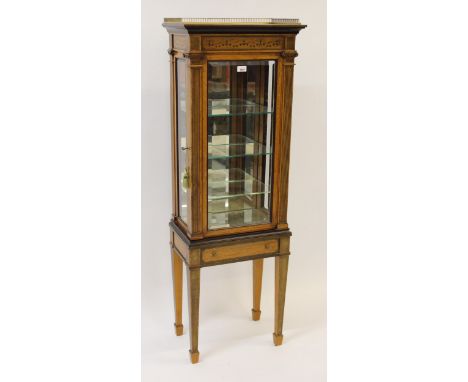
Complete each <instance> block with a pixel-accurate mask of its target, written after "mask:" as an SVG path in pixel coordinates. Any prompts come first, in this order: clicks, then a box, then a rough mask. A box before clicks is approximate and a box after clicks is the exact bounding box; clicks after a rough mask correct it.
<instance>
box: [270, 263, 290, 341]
mask: <svg viewBox="0 0 468 382" xmlns="http://www.w3.org/2000/svg"><path fill="white" fill-rule="evenodd" d="M288 260H289V256H287V255H284V256H277V257H275V332H274V333H273V343H274V344H275V346H279V345H281V344H282V343H283V316H284V301H285V297H286V279H287V275H288Z"/></svg>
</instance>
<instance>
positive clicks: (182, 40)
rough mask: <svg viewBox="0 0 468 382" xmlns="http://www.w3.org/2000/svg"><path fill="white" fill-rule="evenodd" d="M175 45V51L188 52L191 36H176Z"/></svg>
mask: <svg viewBox="0 0 468 382" xmlns="http://www.w3.org/2000/svg"><path fill="white" fill-rule="evenodd" d="M173 44H174V49H178V50H187V49H189V36H188V35H186V34H185V35H184V34H175V35H174V40H173Z"/></svg>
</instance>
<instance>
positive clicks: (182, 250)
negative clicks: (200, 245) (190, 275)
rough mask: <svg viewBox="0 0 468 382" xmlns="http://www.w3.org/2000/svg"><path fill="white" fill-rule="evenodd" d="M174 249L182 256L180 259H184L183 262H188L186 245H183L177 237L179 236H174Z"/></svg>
mask: <svg viewBox="0 0 468 382" xmlns="http://www.w3.org/2000/svg"><path fill="white" fill-rule="evenodd" d="M173 243H174V247H176V248H177V250H178V251H179V253H180V254H181V255H182V257H183V258H184V259H185V261H188V259H189V248H188V246H187V244H185V243H184V241H183V240H182V239H181V238H180V237H179V235H174V240H173Z"/></svg>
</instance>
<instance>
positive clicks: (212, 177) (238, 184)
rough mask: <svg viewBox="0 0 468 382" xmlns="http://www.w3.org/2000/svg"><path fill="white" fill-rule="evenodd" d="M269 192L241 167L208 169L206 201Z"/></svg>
mask: <svg viewBox="0 0 468 382" xmlns="http://www.w3.org/2000/svg"><path fill="white" fill-rule="evenodd" d="M269 193H270V190H269V189H268V188H267V187H265V184H264V183H262V182H260V181H259V180H257V179H255V178H254V177H253V176H252V175H249V174H247V173H246V172H245V171H243V170H241V169H238V168H234V169H220V170H208V202H210V201H213V200H220V199H230V198H236V197H239V196H254V195H262V194H269Z"/></svg>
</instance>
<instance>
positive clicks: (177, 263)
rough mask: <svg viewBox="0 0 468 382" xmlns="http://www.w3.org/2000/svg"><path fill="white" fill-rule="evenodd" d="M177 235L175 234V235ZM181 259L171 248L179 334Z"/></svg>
mask: <svg viewBox="0 0 468 382" xmlns="http://www.w3.org/2000/svg"><path fill="white" fill-rule="evenodd" d="M176 236H177V235H176ZM182 267H183V264H182V259H181V258H180V257H179V255H177V253H175V251H174V250H172V284H173V291H174V314H175V322H174V327H175V332H176V335H177V336H181V335H182V333H183V330H184V326H183V325H182Z"/></svg>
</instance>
